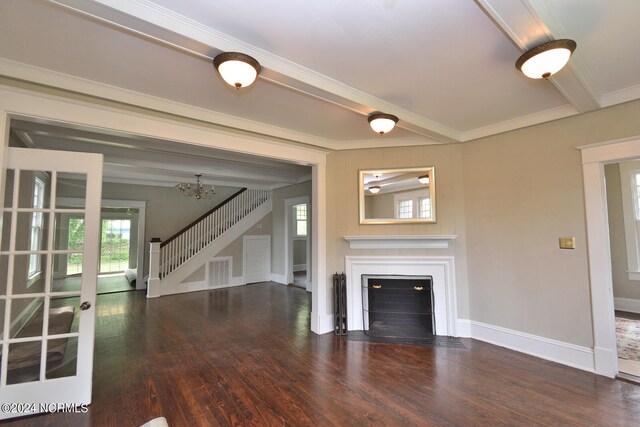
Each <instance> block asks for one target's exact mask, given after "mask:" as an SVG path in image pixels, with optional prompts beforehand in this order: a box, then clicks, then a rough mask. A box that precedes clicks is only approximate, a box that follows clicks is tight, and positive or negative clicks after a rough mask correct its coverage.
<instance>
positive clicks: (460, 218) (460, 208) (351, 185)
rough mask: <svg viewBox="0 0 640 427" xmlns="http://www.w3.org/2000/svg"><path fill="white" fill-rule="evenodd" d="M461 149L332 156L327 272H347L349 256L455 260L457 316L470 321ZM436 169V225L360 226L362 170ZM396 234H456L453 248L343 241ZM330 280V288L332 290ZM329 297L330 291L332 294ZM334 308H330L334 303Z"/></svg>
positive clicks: (372, 151) (355, 152) (329, 164)
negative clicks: (359, 246) (379, 247)
mask: <svg viewBox="0 0 640 427" xmlns="http://www.w3.org/2000/svg"><path fill="white" fill-rule="evenodd" d="M461 155H462V145H459V144H458V145H439V146H423V147H397V148H379V149H368V150H350V151H336V152H332V153H330V154H329V155H328V156H327V207H328V209H327V272H334V271H338V272H341V271H344V257H345V255H448V256H451V255H454V256H455V257H456V258H455V259H456V280H457V285H458V287H457V296H458V312H459V315H460V317H462V318H468V316H469V303H468V288H467V265H466V247H465V234H466V232H465V221H464V212H465V209H464V197H463V195H464V194H463V182H462V169H461V164H462V158H461ZM418 166H434V167H435V177H436V201H437V207H436V209H437V219H438V221H437V223H435V224H399V225H360V224H359V214H358V212H359V210H358V170H359V169H379V168H398V167H418ZM368 234H369V235H370V234H380V235H393V234H457V235H458V236H459V237H458V238H457V239H456V240H455V241H454V242H453V243H452V245H451V247H450V248H449V249H431V250H429V249H415V250H413V249H402V250H400V249H399V250H387V251H373V250H357V251H356V250H350V249H349V248H348V245H347V243H346V242H345V240H344V239H343V236H348V235H368ZM329 280H330V277H327V286H328V287H329V289H330V283H329ZM327 294H328V298H330V297H331V292H328V293H327ZM329 307H331V303H330V304H329Z"/></svg>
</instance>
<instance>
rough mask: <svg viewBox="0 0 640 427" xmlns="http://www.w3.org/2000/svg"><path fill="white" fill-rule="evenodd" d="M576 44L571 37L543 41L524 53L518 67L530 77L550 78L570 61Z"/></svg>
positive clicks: (519, 59) (517, 64)
mask: <svg viewBox="0 0 640 427" xmlns="http://www.w3.org/2000/svg"><path fill="white" fill-rule="evenodd" d="M576 46H577V45H576V42H574V41H573V40H570V39H561V40H553V41H550V42H546V43H542V44H541V45H538V46H536V47H534V48H531V49H529V50H528V51H526V52H525V53H523V54H522V55H521V56H520V58H518V60H517V61H516V68H517V69H518V70H520V71H522V73H523V74H524V75H525V76H527V77H529V78H532V79H548V78H549V77H551V76H552V75H554V74H555V73H557V72H558V71H560V70H561V69H562V68H563V67H564V66H565V65H566V64H567V62H569V57H571V54H572V53H573V51H574V50H576Z"/></svg>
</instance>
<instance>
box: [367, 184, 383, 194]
mask: <svg viewBox="0 0 640 427" xmlns="http://www.w3.org/2000/svg"><path fill="white" fill-rule="evenodd" d="M369 192H370V193H371V194H378V193H379V192H380V186H379V185H374V186H373V187H369Z"/></svg>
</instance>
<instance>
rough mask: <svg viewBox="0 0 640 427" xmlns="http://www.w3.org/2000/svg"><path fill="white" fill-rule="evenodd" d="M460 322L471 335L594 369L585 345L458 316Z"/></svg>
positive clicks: (480, 339)
mask: <svg viewBox="0 0 640 427" xmlns="http://www.w3.org/2000/svg"><path fill="white" fill-rule="evenodd" d="M461 323H462V324H465V323H467V324H468V325H469V332H470V335H471V338H473V339H477V340H479V341H484V342H486V343H489V344H493V345H497V346H500V347H504V348H508V349H510V350H515V351H518V352H520V353H525V354H529V355H531V356H535V357H539V358H541V359H545V360H550V361H552V362H556V363H560V364H562V365H567V366H571V367H572V368H577V369H581V370H583V371H588V372H595V366H594V350H593V349H591V348H589V347H583V346H579V345H575V344H569V343H565V342H562V341H557V340H552V339H549V338H544V337H540V336H537V335H532V334H527V333H525V332H519V331H514V330H512V329H507V328H503V327H500V326H494V325H489V324H487V323H482V322H476V321H474V320H464V321H463V320H459V321H458V324H461Z"/></svg>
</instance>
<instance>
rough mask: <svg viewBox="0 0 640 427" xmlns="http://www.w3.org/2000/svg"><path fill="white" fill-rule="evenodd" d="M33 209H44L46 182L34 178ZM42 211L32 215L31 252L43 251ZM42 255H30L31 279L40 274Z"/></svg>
mask: <svg viewBox="0 0 640 427" xmlns="http://www.w3.org/2000/svg"><path fill="white" fill-rule="evenodd" d="M32 207H33V209H42V208H43V207H44V182H43V181H42V180H41V179H40V178H37V177H36V178H34V181H33V206H32ZM43 220H44V218H43V214H42V211H39V212H33V213H32V214H31V234H30V237H29V250H31V251H37V250H40V249H42V248H41V247H40V244H41V242H42V228H43V225H44V224H43ZM40 258H41V257H40V255H39V254H30V255H29V277H30V278H31V277H33V276H35V275H36V274H38V273H40V271H41V270H42V266H41V265H40Z"/></svg>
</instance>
